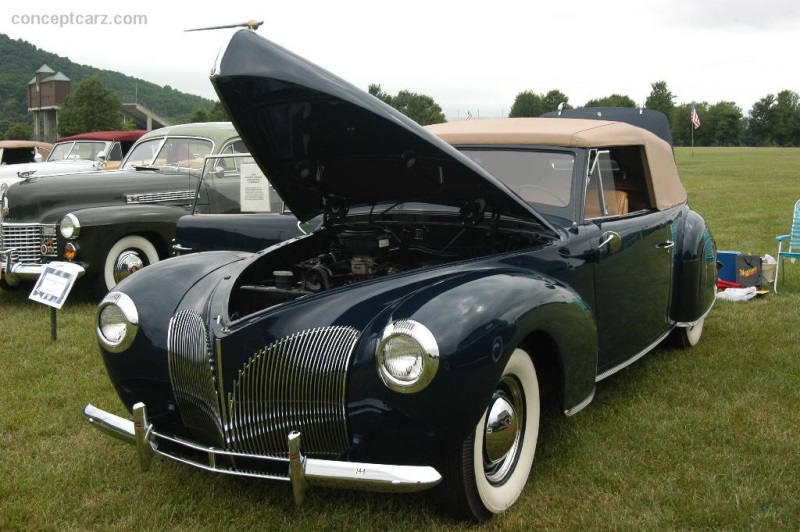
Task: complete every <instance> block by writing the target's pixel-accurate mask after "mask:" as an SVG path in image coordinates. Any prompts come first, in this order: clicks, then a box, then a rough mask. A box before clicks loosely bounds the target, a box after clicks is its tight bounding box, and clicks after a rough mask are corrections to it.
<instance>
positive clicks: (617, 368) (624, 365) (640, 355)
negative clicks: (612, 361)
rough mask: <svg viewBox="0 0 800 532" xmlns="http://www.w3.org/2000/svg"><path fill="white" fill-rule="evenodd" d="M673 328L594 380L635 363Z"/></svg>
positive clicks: (597, 380) (599, 379)
mask: <svg viewBox="0 0 800 532" xmlns="http://www.w3.org/2000/svg"><path fill="white" fill-rule="evenodd" d="M672 329H674V327H670V329H669V330H668V331H667V332H666V333H664V334H663V335H662V336H659V337H658V340H656V341H655V342H653V343H652V344H650V345H649V346H647V347H646V348H645V349H644V350H642V351H641V352H639V354H637V355H635V356H633V357H631V358H629V359H628V360H626V361H625V362H623V363H622V364H620V365H618V366H614V367H613V368H611V369H609V370H606V371H604V372H603V373H601V374H600V375H598V376H597V377H595V378H594V382H600V381H601V380H603V379H605V378H606V377H608V376H610V375H613V374H614V373H616V372H618V371H620V370H622V369H625V368H627V367H628V366H630V365H631V364H633V363H634V362H636V361H637V360H639V359H640V358H642V357H643V356H645V355H646V354H647V353H649V352H650V351H652V350H653V349H654V348H655V347H656V346H657V345H658V344H660V343H661V342H663V341H664V338H666V337H667V336H669V333H671V332H672Z"/></svg>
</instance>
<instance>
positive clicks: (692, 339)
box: [672, 318, 706, 349]
mask: <svg viewBox="0 0 800 532" xmlns="http://www.w3.org/2000/svg"><path fill="white" fill-rule="evenodd" d="M705 321H706V320H705V318H703V319H702V320H700V321H698V322H696V323H695V324H694V325H692V326H691V327H676V328H675V330H674V331H673V333H672V338H673V343H674V344H675V345H676V346H677V347H679V348H681V349H689V348H690V347H694V346H696V345H697V344H698V343H700V337H701V336H703V323H704V322H705Z"/></svg>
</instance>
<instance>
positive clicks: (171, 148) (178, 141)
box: [123, 137, 214, 170]
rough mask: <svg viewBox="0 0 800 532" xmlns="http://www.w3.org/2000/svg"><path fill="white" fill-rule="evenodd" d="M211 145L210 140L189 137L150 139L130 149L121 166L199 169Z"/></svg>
mask: <svg viewBox="0 0 800 532" xmlns="http://www.w3.org/2000/svg"><path fill="white" fill-rule="evenodd" d="M213 147H214V145H213V143H212V142H211V141H210V140H206V139H198V138H191V137H168V138H167V139H166V140H164V139H150V140H146V141H144V142H142V143H140V144H139V145H137V146H136V147H135V148H133V150H131V153H129V154H128V158H127V159H126V160H125V164H124V165H123V168H124V169H132V168H134V167H136V166H156V167H164V168H188V169H191V170H201V169H202V168H203V162H204V157H205V156H206V155H208V154H209V153H211V150H212V149H213Z"/></svg>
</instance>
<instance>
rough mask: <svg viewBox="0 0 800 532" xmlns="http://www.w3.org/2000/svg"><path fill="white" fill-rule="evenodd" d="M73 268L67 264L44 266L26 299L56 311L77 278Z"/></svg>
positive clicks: (62, 304)
mask: <svg viewBox="0 0 800 532" xmlns="http://www.w3.org/2000/svg"><path fill="white" fill-rule="evenodd" d="M73 266H75V265H73V264H68V263H65V264H50V265H48V266H46V267H45V269H44V271H43V272H42V273H41V275H39V279H38V280H37V281H36V284H35V285H34V287H33V291H32V292H31V295H30V296H28V299H32V300H33V301H36V302H37V303H42V304H44V305H47V306H50V307H53V308H57V309H60V308H61V307H63V306H64V302H66V300H67V296H68V295H69V291H70V290H72V285H74V284H75V279H77V278H78V270H76V269H75V268H73ZM78 269H80V268H79V267H78Z"/></svg>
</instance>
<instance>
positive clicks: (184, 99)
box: [0, 33, 213, 129]
mask: <svg viewBox="0 0 800 532" xmlns="http://www.w3.org/2000/svg"><path fill="white" fill-rule="evenodd" d="M0 59H2V60H0V129H2V123H6V124H7V123H11V122H25V123H30V121H31V117H30V116H29V113H28V102H27V96H26V87H27V86H28V82H29V81H30V80H31V79H33V76H34V73H35V72H36V71H37V70H38V69H39V68H40V67H41V66H42V65H47V66H49V67H50V68H52V69H53V70H55V71H56V72H62V73H63V74H64V75H65V76H67V77H68V78H69V79H70V80H71V81H72V90H75V88H76V87H77V85H78V83H80V82H81V81H83V80H84V79H86V78H89V77H91V76H94V75H95V74H97V75H99V76H100V79H101V80H102V81H103V84H104V85H105V86H106V87H107V88H109V89H112V90H114V91H116V92H117V94H119V97H120V100H121V101H122V102H133V101H134V98H136V101H138V102H139V103H141V104H143V105H145V106H147V107H149V108H150V109H152V110H153V111H155V112H156V113H157V114H158V115H160V116H163V117H164V118H166V119H168V120H171V121H173V122H185V121H188V119H189V117H190V116H191V114H192V112H194V111H195V110H196V109H198V108H204V109H210V108H211V106H212V105H213V102H212V101H211V100H209V99H206V98H202V97H200V96H195V95H193V94H186V93H185V92H180V91H177V90H175V89H172V88H170V87H169V86H165V87H160V86H158V85H156V84H155V83H150V82H149V81H144V80H141V79H137V78H134V77H131V76H126V75H125V74H121V73H119V72H114V71H112V70H102V69H99V68H94V67H91V66H88V65H79V64H77V63H73V62H72V61H70V60H69V59H68V58H66V57H61V56H59V55H56V54H53V53H50V52H46V51H44V50H40V49H39V48H37V47H36V46H34V45H32V44H30V43H29V42H27V41H23V40H21V39H20V40H14V39H11V38H10V37H8V35H4V34H2V33H0ZM137 95H138V97H137Z"/></svg>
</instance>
